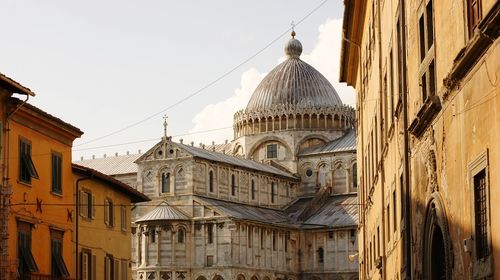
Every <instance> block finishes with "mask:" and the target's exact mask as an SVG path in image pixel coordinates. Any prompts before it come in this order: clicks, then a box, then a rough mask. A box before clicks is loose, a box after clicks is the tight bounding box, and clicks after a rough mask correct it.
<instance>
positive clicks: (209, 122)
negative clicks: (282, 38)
mask: <svg viewBox="0 0 500 280" xmlns="http://www.w3.org/2000/svg"><path fill="white" fill-rule="evenodd" d="M318 30H319V36H318V40H317V42H316V44H315V46H314V48H313V49H312V51H311V53H308V54H305V53H303V54H302V55H301V59H303V60H304V61H306V62H307V63H309V64H311V65H312V66H313V67H315V68H316V69H317V70H318V71H319V72H321V73H322V74H323V75H324V76H325V77H326V78H327V79H328V80H329V81H330V82H331V83H332V85H333V87H334V88H335V89H336V90H337V93H338V94H339V96H340V98H341V99H342V101H343V102H344V104H348V105H350V106H353V107H354V102H355V96H354V91H353V89H352V88H349V87H347V86H346V85H345V84H341V83H339V82H338V79H339V60H340V45H341V40H342V39H341V34H342V20H341V19H333V20H331V19H328V20H326V22H325V23H323V24H321V25H320V26H319V28H318ZM298 39H299V40H300V38H298ZM284 59H285V58H284V57H281V58H280V59H279V60H278V62H282V61H283V60H284ZM264 77H265V73H261V72H259V71H258V70H257V69H254V68H252V69H249V70H247V71H245V72H244V73H243V74H242V76H241V87H240V88H237V89H235V90H234V94H233V95H232V96H231V97H229V98H228V99H226V100H223V101H221V102H218V103H215V104H209V105H207V106H206V107H205V108H203V109H202V110H201V111H200V112H199V113H198V114H196V116H195V117H194V118H193V123H194V126H193V128H191V129H190V130H189V132H190V133H193V132H199V131H206V130H210V129H216V128H221V127H229V126H232V125H233V115H234V113H235V112H236V111H237V110H240V109H243V108H245V106H246V105H247V103H248V100H249V99H250V97H251V96H252V93H253V91H254V90H255V88H256V87H257V85H258V84H259V83H260V81H261V80H262V79H263V78H264ZM232 138H233V131H232V129H231V128H229V129H224V130H217V131H212V132H206V133H199V134H194V135H190V137H189V139H198V140H200V139H203V142H204V143H205V144H210V143H211V142H212V141H215V142H216V143H222V142H224V140H225V139H228V140H231V139H232Z"/></svg>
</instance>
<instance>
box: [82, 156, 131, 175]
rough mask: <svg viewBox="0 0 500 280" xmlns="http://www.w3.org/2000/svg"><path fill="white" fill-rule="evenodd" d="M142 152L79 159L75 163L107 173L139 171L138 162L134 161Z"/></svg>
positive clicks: (117, 173)
mask: <svg viewBox="0 0 500 280" xmlns="http://www.w3.org/2000/svg"><path fill="white" fill-rule="evenodd" d="M140 156H141V154H129V155H119V156H108V157H104V158H96V159H87V160H79V161H75V162H74V163H76V164H78V165H82V166H86V167H90V168H93V169H95V170H98V171H99V172H101V173H104V174H106V175H119V174H129V173H136V172H137V164H135V163H134V161H135V160H136V159H138V158H139V157H140Z"/></svg>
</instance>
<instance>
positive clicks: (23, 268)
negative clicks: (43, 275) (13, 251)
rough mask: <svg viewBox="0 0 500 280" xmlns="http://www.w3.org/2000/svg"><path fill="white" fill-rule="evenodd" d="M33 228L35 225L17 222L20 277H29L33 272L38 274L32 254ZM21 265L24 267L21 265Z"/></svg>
mask: <svg viewBox="0 0 500 280" xmlns="http://www.w3.org/2000/svg"><path fill="white" fill-rule="evenodd" d="M32 227H33V224H31V223H28V222H24V221H17V253H18V255H17V258H18V263H19V266H18V273H19V275H25V274H28V275H29V274H30V273H31V272H38V265H37V264H36V261H35V258H34V257H33V253H32V252H31V245H32V242H31V240H32ZM21 263H22V264H23V265H21Z"/></svg>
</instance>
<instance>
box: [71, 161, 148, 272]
mask: <svg viewBox="0 0 500 280" xmlns="http://www.w3.org/2000/svg"><path fill="white" fill-rule="evenodd" d="M73 174H74V185H75V189H76V190H78V197H79V199H78V201H79V207H78V208H77V212H78V217H77V222H76V231H75V240H76V243H77V244H78V248H77V252H78V256H79V260H78V265H77V275H78V276H79V279H81V280H90V279H104V280H111V279H115V280H118V279H121V280H126V279H130V278H131V270H130V268H131V265H130V257H131V255H132V253H131V240H132V239H131V227H130V226H131V220H130V217H131V208H132V203H136V202H145V201H149V200H150V199H149V198H148V197H147V196H146V195H144V194H142V193H141V192H139V191H137V190H135V189H133V188H131V187H130V186H128V185H126V184H124V183H122V182H120V181H118V180H116V179H114V178H112V177H111V176H108V175H105V174H103V173H100V172H98V171H96V170H94V169H91V168H88V167H83V166H80V165H76V164H73Z"/></svg>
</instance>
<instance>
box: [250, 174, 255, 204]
mask: <svg viewBox="0 0 500 280" xmlns="http://www.w3.org/2000/svg"><path fill="white" fill-rule="evenodd" d="M251 185H252V186H251V190H250V193H251V194H252V200H254V199H255V181H254V180H253V179H252V183H251Z"/></svg>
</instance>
